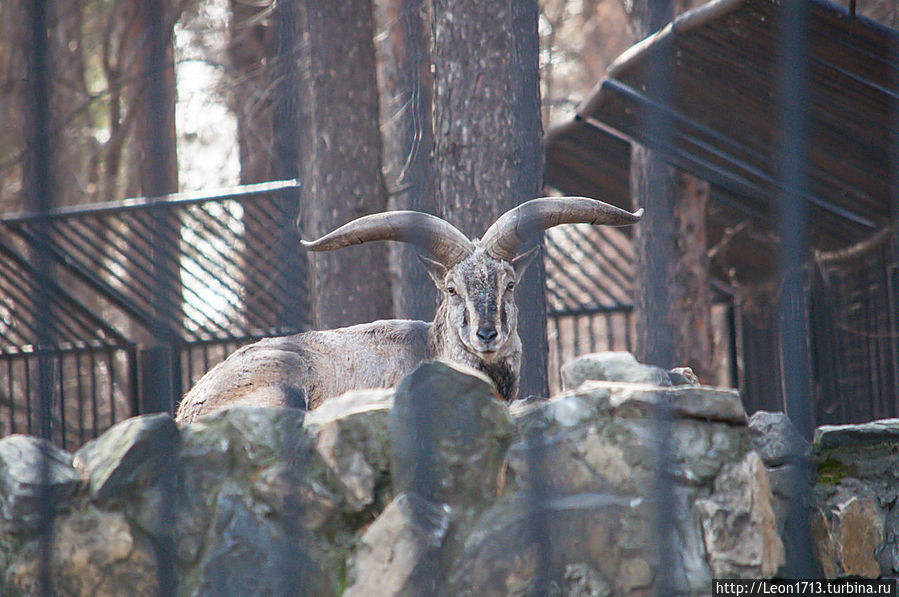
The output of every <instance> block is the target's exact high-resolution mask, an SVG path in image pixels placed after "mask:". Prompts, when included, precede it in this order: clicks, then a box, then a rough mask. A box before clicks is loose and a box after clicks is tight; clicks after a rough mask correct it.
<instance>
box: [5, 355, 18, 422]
mask: <svg viewBox="0 0 899 597" xmlns="http://www.w3.org/2000/svg"><path fill="white" fill-rule="evenodd" d="M6 375H7V377H6V387H7V390H8V392H9V432H10V433H15V432H16V385H15V383H14V382H13V359H12V358H10V357H7V358H6Z"/></svg>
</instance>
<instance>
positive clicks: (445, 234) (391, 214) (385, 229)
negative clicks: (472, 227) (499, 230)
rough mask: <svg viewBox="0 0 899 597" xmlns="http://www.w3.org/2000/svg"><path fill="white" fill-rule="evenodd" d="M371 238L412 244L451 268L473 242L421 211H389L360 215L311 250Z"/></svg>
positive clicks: (310, 246)
mask: <svg viewBox="0 0 899 597" xmlns="http://www.w3.org/2000/svg"><path fill="white" fill-rule="evenodd" d="M372 240H396V241H400V242H405V243H411V244H413V245H415V246H417V247H419V248H421V249H423V250H425V251H427V252H428V253H430V254H431V255H432V256H433V257H434V259H436V260H437V261H439V262H440V263H441V264H443V265H445V266H447V267H450V266H453V265H455V264H457V263H459V262H460V261H462V260H463V259H464V258H465V257H467V256H468V255H469V254H470V253H471V252H472V251H473V250H474V244H473V243H472V242H471V241H470V240H468V238H467V237H466V236H465V235H464V234H462V233H461V232H459V230H458V229H456V228H455V227H453V226H452V225H451V224H450V223H449V222H447V221H445V220H442V219H440V218H438V217H436V216H432V215H429V214H426V213H422V212H419V211H388V212H384V213H377V214H371V215H368V216H363V217H361V218H357V219H355V220H353V221H352V222H349V223H347V224H344V225H343V226H341V227H340V228H338V229H337V230H334V231H333V232H329V233H328V234H326V235H324V236H323V237H321V238H319V239H317V240H313V241H305V240H302V241H300V242H301V243H302V245H303V246H304V247H306V248H307V249H309V250H310V251H331V250H333V249H340V248H342V247H348V246H350V245H358V244H361V243H364V242H368V241H372Z"/></svg>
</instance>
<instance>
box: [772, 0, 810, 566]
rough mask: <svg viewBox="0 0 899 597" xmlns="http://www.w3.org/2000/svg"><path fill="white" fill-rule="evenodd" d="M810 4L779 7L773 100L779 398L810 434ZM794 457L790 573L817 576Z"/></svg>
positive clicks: (804, 483)
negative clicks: (806, 195)
mask: <svg viewBox="0 0 899 597" xmlns="http://www.w3.org/2000/svg"><path fill="white" fill-rule="evenodd" d="M807 21H808V7H807V3H806V2H805V1H804V0H787V1H786V2H784V4H783V7H782V19H781V30H780V32H779V34H780V36H779V39H780V45H781V50H782V51H781V56H782V58H781V64H780V65H779V72H778V76H779V78H778V81H777V91H778V95H777V98H778V99H779V106H780V110H781V114H780V122H781V127H780V128H781V138H780V139H779V153H778V155H777V157H778V179H779V181H780V188H781V192H780V194H779V196H778V204H779V206H780V260H779V261H780V274H781V278H782V280H783V292H782V296H781V301H780V304H779V310H780V311H779V318H778V320H779V323H780V325H779V337H780V346H781V356H782V362H783V397H784V407H785V410H786V413H787V415H788V416H789V417H790V419H791V420H792V422H793V424H794V425H795V426H796V428H797V429H798V430H799V432H800V433H801V434H802V435H803V436H804V437H806V438H810V437H811V435H812V432H813V430H814V421H813V416H812V410H811V395H810V388H809V379H810V373H811V371H810V363H809V356H808V346H807V342H808V325H807V323H808V322H807V317H808V314H807V313H806V312H805V310H804V309H803V307H804V306H805V305H806V304H807V300H806V297H805V286H806V284H805V282H806V276H805V275H804V274H803V272H804V267H805V265H806V260H805V256H806V254H807V250H808V238H807V232H806V231H807V218H808V214H807V209H806V204H805V201H804V199H803V198H802V196H801V193H802V190H803V189H804V188H805V184H806V167H807V163H808V159H807V158H808V122H807V120H808V116H807V112H806V111H807V108H808V86H809V77H810V70H809V62H808V30H807ZM796 450H797V451H796V453H795V454H793V455H792V460H793V464H794V466H793V471H794V474H793V479H792V482H793V484H794V487H795V492H794V495H796V496H797V498H796V499H794V500H792V501H791V503H790V510H789V512H788V515H787V521H786V533H785V534H787V535H788V536H789V538H790V541H789V545H788V550H787V552H788V561H787V565H786V572H787V576H789V577H793V578H809V577H811V576H812V575H813V574H814V571H815V568H814V561H813V557H812V548H811V538H810V535H809V520H808V517H809V516H808V515H809V513H808V510H807V506H806V496H807V495H808V493H809V482H810V475H811V464H810V462H809V460H808V458H807V457H806V456H804V455H803V454H802V453H801V450H800V448H798V447H797V448H796Z"/></svg>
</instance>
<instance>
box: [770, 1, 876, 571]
mask: <svg viewBox="0 0 899 597" xmlns="http://www.w3.org/2000/svg"><path fill="white" fill-rule="evenodd" d="M781 10H782V21H781V22H782V26H781V29H780V32H779V34H780V47H781V49H782V53H781V56H782V59H781V63H780V67H779V69H778V70H779V72H778V81H777V94H778V98H779V106H781V109H782V113H781V118H780V122H781V127H780V130H781V131H782V137H781V139H780V140H779V153H778V156H777V157H778V160H777V162H778V172H777V177H778V180H777V181H776V183H777V184H776V186H775V188H777V189H779V191H780V193H779V197H778V199H779V201H778V202H779V204H780V241H781V242H780V248H781V252H780V272H781V276H782V279H783V291H782V298H781V304H780V317H779V320H780V330H779V332H780V333H779V336H780V343H781V350H782V360H783V363H784V366H783V371H782V375H783V378H782V379H783V396H784V405H785V408H786V412H787V414H788V415H789V417H790V419H791V420H792V422H793V424H794V425H795V426H796V428H797V430H798V431H799V432H800V433H801V434H802V435H803V436H804V437H806V438H811V435H812V432H813V428H814V420H813V414H812V408H811V400H810V389H809V379H810V370H809V362H808V359H807V347H806V344H805V343H806V341H807V338H808V329H807V327H806V317H807V314H806V313H805V312H804V310H803V309H802V306H803V304H804V280H805V276H804V275H803V271H804V270H803V268H804V265H805V264H804V260H805V258H806V255H807V248H808V238H807V220H808V205H809V203H810V202H809V197H808V194H807V193H805V191H804V189H805V186H806V168H807V164H808V115H807V112H806V110H807V106H808V86H809V64H808V60H807V57H808V32H807V23H808V5H807V3H806V2H804V1H803V0H788V1H786V2H784V3H783V6H782V9H781ZM811 203H812V204H815V205H819V204H818V203H817V202H811ZM819 206H821V205H819ZM823 207H825V208H827V206H826V205H825V206H823ZM843 211H844V210H834V213H837V214H838V215H842V216H843V217H847V216H851V217H850V221H856V222H858V223H863V224H864V222H861V221H859V220H862V218H858V217H855V216H854V215H853V214H843V213H840V212H843ZM797 450H798V448H797ZM791 460H792V462H793V464H794V466H793V471H795V473H794V475H793V478H792V483H793V487H794V489H795V493H794V494H793V495H796V496H798V497H796V498H794V499H793V500H791V502H790V509H789V512H788V514H787V521H786V529H787V531H786V532H787V533H788V534H789V535H790V549H789V552H790V553H789V558H788V561H787V564H786V573H787V576H789V577H794V578H810V577H812V576H813V575H814V572H815V565H814V559H813V556H812V548H811V538H810V528H809V521H808V513H807V511H806V505H805V504H806V500H805V496H806V495H807V494H808V491H809V483H810V480H811V464H810V463H809V462H808V460H807V458H806V457H805V456H804V455H803V454H801V453H798V452H797V453H796V454H793V455H792V458H791Z"/></svg>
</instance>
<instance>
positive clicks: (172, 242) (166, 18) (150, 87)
mask: <svg viewBox="0 0 899 597" xmlns="http://www.w3.org/2000/svg"><path fill="white" fill-rule="evenodd" d="M141 11H142V13H141V16H142V18H141V23H142V24H143V30H144V36H143V37H141V38H139V39H146V43H145V44H144V46H143V47H142V56H143V60H142V64H141V66H142V75H143V78H142V81H141V83H142V84H141V89H142V91H143V93H142V94H141V97H140V98H139V99H138V106H139V107H138V108H137V109H138V110H139V114H140V116H139V117H138V135H139V147H140V149H141V152H142V159H141V161H140V181H141V192H142V194H143V195H144V196H145V197H161V196H163V195H167V194H169V193H175V192H177V191H178V159H177V155H176V153H175V152H176V136H175V61H174V46H173V40H172V35H173V30H174V22H175V21H174V18H173V15H172V13H171V12H170V5H169V2H168V0H148V1H147V2H146V3H144V4H143V5H142V7H141ZM151 217H152V218H153V219H152V221H151V222H150V223H149V230H150V235H151V238H150V239H149V242H148V244H149V246H150V251H151V252H152V253H153V254H152V255H151V258H150V263H151V264H152V267H153V272H152V276H153V287H152V288H149V289H148V291H149V292H150V295H151V298H150V304H151V305H152V313H153V319H154V320H153V321H152V322H151V325H150V328H151V329H150V333H151V334H152V336H153V338H152V343H153V345H154V348H156V349H165V350H167V351H168V359H169V363H168V370H153V371H149V370H147V371H145V373H146V374H147V376H146V378H147V379H145V381H144V382H143V384H144V390H143V392H142V393H143V396H144V398H146V399H147V400H144V401H143V404H142V405H141V410H142V412H157V411H168V412H173V409H174V401H175V399H176V398H177V397H178V396H180V395H181V370H180V363H181V359H180V355H179V354H178V349H179V344H178V343H179V340H180V338H179V335H178V333H177V330H179V329H180V328H181V312H182V309H181V305H182V297H181V269H180V265H181V264H180V263H179V261H178V259H177V256H178V255H180V252H179V244H180V240H181V230H180V223H179V220H178V217H177V215H176V214H174V213H172V212H171V211H170V210H160V211H158V212H155V213H151ZM173 257H174V258H173ZM163 365H164V359H163ZM166 376H169V377H166ZM148 379H149V381H148ZM165 379H169V380H170V382H171V383H170V384H169V385H168V387H162V385H163V384H162V381H161V380H165ZM147 384H152V386H153V387H152V390H150V388H149V387H148V386H147ZM150 397H152V400H150Z"/></svg>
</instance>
